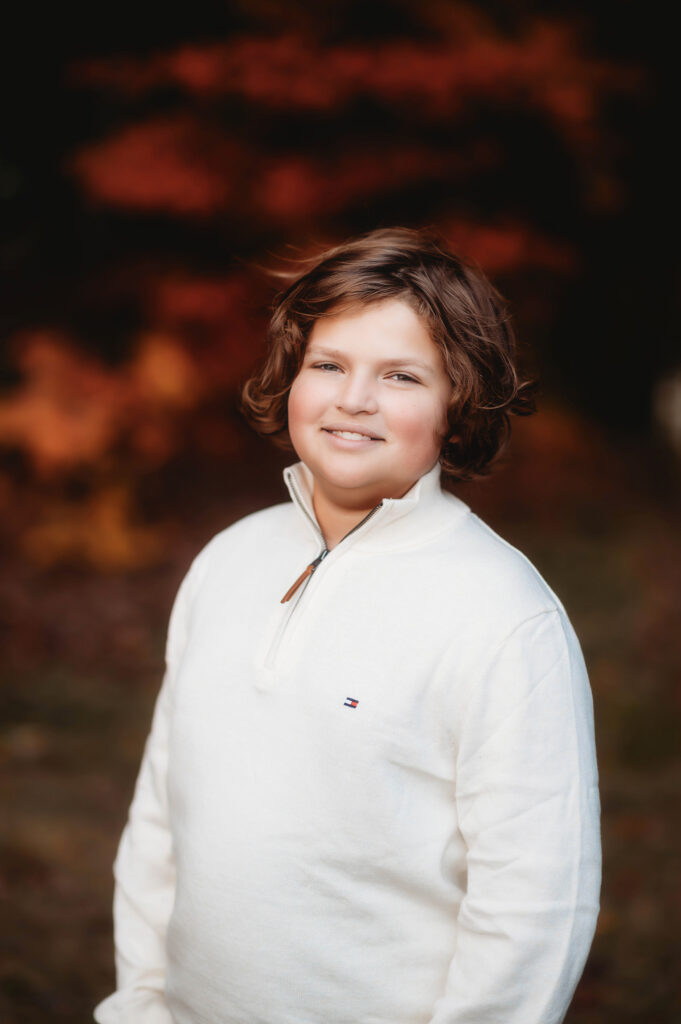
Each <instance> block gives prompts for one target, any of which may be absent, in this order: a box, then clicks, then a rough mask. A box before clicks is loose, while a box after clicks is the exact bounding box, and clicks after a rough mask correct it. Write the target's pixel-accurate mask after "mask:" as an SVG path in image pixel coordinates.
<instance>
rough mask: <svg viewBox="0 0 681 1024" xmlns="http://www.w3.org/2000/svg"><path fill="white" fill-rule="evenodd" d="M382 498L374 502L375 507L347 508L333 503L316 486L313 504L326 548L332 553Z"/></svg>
mask: <svg viewBox="0 0 681 1024" xmlns="http://www.w3.org/2000/svg"><path fill="white" fill-rule="evenodd" d="M379 501H380V498H379V499H377V500H376V502H374V504H373V505H367V506H366V508H365V507H363V506H362V507H361V508H358V507H354V506H352V507H345V506H342V505H337V504H336V503H334V502H331V501H330V500H329V499H328V497H327V496H326V495H325V494H324V493H323V492H320V489H319V488H318V487H316V486H315V489H314V496H313V499H312V503H313V506H314V513H315V516H316V518H317V522H318V523H319V528H320V530H321V531H322V533H323V535H324V540H325V541H326V546H327V548H328V550H329V551H330V550H331V548H334V547H335V546H336V544H338V542H339V541H341V540H342V539H343V537H345V535H346V533H349V532H350V530H352V528H353V526H357V524H358V523H361V521H362V520H363V519H364V517H365V516H366V515H368V513H369V512H370V511H371V509H372V508H375V507H376V505H378V503H379Z"/></svg>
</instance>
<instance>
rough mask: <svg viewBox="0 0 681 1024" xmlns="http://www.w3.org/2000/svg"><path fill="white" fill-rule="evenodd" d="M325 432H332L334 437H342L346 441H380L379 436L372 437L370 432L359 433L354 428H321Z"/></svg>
mask: <svg viewBox="0 0 681 1024" xmlns="http://www.w3.org/2000/svg"><path fill="white" fill-rule="evenodd" d="M323 429H324V430H325V432H326V433H327V434H333V435H334V437H342V438H344V439H345V440H346V441H381V440H382V438H380V437H372V436H371V434H360V433H358V432H357V431H355V430H329V429H328V428H326V427H324V428H323Z"/></svg>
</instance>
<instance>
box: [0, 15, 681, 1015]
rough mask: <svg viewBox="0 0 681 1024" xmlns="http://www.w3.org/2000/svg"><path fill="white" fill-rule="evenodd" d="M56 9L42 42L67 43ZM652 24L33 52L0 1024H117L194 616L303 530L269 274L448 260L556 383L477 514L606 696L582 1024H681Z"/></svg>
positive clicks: (675, 517) (5, 109) (3, 373)
mask: <svg viewBox="0 0 681 1024" xmlns="http://www.w3.org/2000/svg"><path fill="white" fill-rule="evenodd" d="M44 7H45V8H47V7H48V5H44ZM663 15H664V10H663V8H662V7H661V6H659V7H656V5H655V4H654V3H653V4H647V5H645V8H642V7H641V5H640V4H634V3H632V2H630V0H619V2H618V3H614V2H607V0H606V2H604V3H601V4H597V5H593V4H588V3H586V2H576V3H560V2H557V3H551V4H546V3H545V4H541V3H532V2H520V0H517V2H510V3H493V2H487V3H481V4H465V3H453V2H444V0H419V2H418V3H417V2H415V0H402V2H400V0H375V2H369V3H363V4H362V3H356V2H352V0H331V2H327V3H326V4H319V5H309V4H306V3H302V2H300V0H288V2H286V3H284V2H282V0H252V2H250V0H223V2H201V0H197V2H195V3H193V4H190V5H182V6H180V7H172V5H164V6H163V7H160V6H159V7H158V8H157V7H156V6H155V5H154V4H151V5H149V4H147V5H141V4H137V5H134V6H133V5H131V4H126V3H119V4H116V5H113V4H112V5H91V9H89V10H81V9H79V10H78V12H77V13H76V11H75V7H74V8H73V9H70V8H69V6H68V5H51V6H50V8H49V9H43V10H40V9H35V8H30V7H29V8H27V9H26V11H25V12H24V14H23V15H22V14H20V13H16V12H15V14H14V16H13V18H12V21H11V24H10V21H9V20H8V19H5V25H4V36H3V40H2V43H1V44H0V45H1V46H2V51H3V52H2V61H1V67H0V75H1V76H2V79H3V81H2V97H3V99H2V123H3V127H2V133H1V136H0V208H1V209H2V212H3V230H2V241H1V250H0V260H1V264H2V273H1V281H0V289H1V291H2V299H1V302H0V323H1V325H2V351H1V354H0V514H1V515H0V548H1V552H0V554H1V557H2V574H1V578H0V602H1V609H2V612H1V616H2V617H1V619H0V625H1V628H2V662H3V665H2V679H1V687H0V728H1V731H0V766H1V769H2V781H1V782H0V785H1V787H2V794H3V798H4V801H3V802H4V810H3V812H2V821H3V828H2V834H1V835H0V899H1V900H2V914H1V920H2V925H1V926H0V927H1V929H2V934H1V935H0V1019H2V1020H3V1021H8V1022H13V1024H14V1022H16V1024H24V1022H31V1024H32V1022H37V1021H41V1022H42V1021H45V1020H50V1021H54V1022H79V1021H87V1020H89V1019H90V1018H91V1011H92V1007H93V1006H94V1004H95V1003H96V1002H97V1001H98V1000H99V999H100V998H102V997H103V996H104V995H105V994H107V993H108V992H109V991H111V989H112V987H113V951H112V936H111V916H110V903H111V895H112V879H111V863H112V860H113V856H114V853H115V847H116V843H117V841H118V837H119V834H120V831H121V828H122V826H123V823H124V820H125V815H126V811H127V807H128V804H129V801H130V798H131V794H132V786H133V782H134V778H135V775H136V772H137V768H138V765H139V759H140V756H141V752H142V745H143V742H144V739H145V736H146V733H147V730H148V727H149V717H150V714H151V709H152V706H153V701H154V698H155V695H156V692H157V690H158V687H159V685H160V680H161V675H162V670H163V645H164V640H165V630H166V625H167V617H168V614H169V611H170V605H171V602H172V599H173V596H174V593H175V589H176V587H177V585H178V583H179V580H180V579H181V577H182V575H183V573H184V572H185V571H186V569H187V567H188V565H189V562H190V561H191V559H192V557H193V556H194V555H195V554H196V553H197V551H198V550H199V548H200V547H201V546H202V545H203V544H204V543H205V542H206V541H207V540H208V539H209V538H210V537H211V536H212V535H213V534H214V533H215V532H217V531H218V530H220V529H222V528H223V527H225V526H227V525H228V524H229V523H230V522H232V521H233V520H234V519H236V518H237V517H239V516H242V515H244V514H246V513H247V512H250V511H253V510H255V509H257V508H260V507H263V506H265V505H267V504H270V503H272V502H274V501H281V500H285V498H286V492H285V490H284V487H283V483H282V480H281V469H282V467H283V466H284V465H287V464H288V463H289V462H291V461H293V457H289V456H287V455H286V454H285V453H281V452H278V451H277V450H276V449H273V448H271V447H269V446H268V445H267V444H266V443H265V442H264V441H261V440H260V439H258V438H257V437H256V436H255V435H254V434H252V433H251V431H250V430H249V428H248V427H247V426H246V425H245V424H244V423H243V422H242V420H241V418H240V416H239V413H238V411H237V395H238V390H239V386H240V384H241V383H242V382H243V381H244V380H245V379H246V378H247V377H248V375H249V373H250V371H251V370H252V369H253V367H254V365H255V364H256V363H257V361H258V359H259V357H260V356H261V354H262V351H263V337H264V331H265V327H266V324H267V319H268V307H269V304H270V303H271V300H272V297H273V294H274V292H275V291H276V289H277V287H279V284H278V282H277V280H276V279H273V278H272V277H271V275H269V274H268V272H267V268H271V267H279V268H281V267H282V266H286V265H287V261H290V260H291V259H295V258H299V257H301V256H303V255H307V254H308V253H310V252H311V251H314V250H315V249H316V248H318V247H319V246H320V245H326V244H332V243H334V242H338V241H340V240H342V239H344V238H347V237H349V236H351V235H354V234H356V233H358V232H362V231H366V230H370V229H372V228H374V227H378V226H390V225H394V224H408V225H422V224H431V225H435V226H436V227H437V228H439V229H440V230H441V231H442V232H443V233H444V234H445V236H446V237H447V238H448V240H449V242H450V243H451V245H452V247H454V248H455V249H456V250H458V251H459V252H461V253H462V254H463V255H465V256H468V257H470V258H472V259H474V260H477V261H478V262H479V263H480V264H481V265H482V266H483V267H484V268H485V269H486V270H487V271H488V273H489V274H490V276H491V277H492V279H493V280H494V282H495V283H496V284H497V285H498V286H499V287H500V288H501V290H502V291H503V292H504V293H505V294H506V295H507V297H508V298H509V300H510V302H511V306H512V310H513V313H514V316H515V322H516V327H517V330H518V332H519V335H520V337H521V339H522V342H523V345H524V346H525V348H526V350H527V352H528V355H529V356H530V358H531V360H532V362H533V365H534V366H535V368H536V370H537V371H538V373H539V375H540V378H541V382H542V392H543V395H542V398H541V412H540V414H539V415H538V416H536V417H533V418H531V419H529V420H523V421H520V422H518V423H517V425H516V428H515V433H514V438H513V442H512V444H511V446H510V448H509V450H508V452H507V453H506V455H505V456H504V458H503V460H502V462H501V463H500V465H499V467H498V469H497V471H496V473H495V474H494V475H493V476H492V477H491V478H489V479H487V480H484V481H481V482H478V483H475V484H471V485H467V486H466V487H460V488H459V489H458V492H457V493H458V494H459V495H460V496H461V497H463V498H464V500H466V501H467V502H469V504H471V506H472V507H473V508H474V509H475V510H476V511H477V512H479V513H480V514H481V515H482V516H483V517H484V518H485V519H486V520H487V521H488V522H489V523H490V524H491V525H492V526H493V527H495V528H496V529H497V530H498V531H499V532H501V533H502V534H503V535H504V536H505V537H506V538H508V539H509V540H511V541H512V542H513V543H515V544H517V545H518V546H519V547H521V549H522V550H524V551H525V552H526V553H527V554H528V555H529V557H530V558H531V559H532V560H533V561H534V562H535V563H536V565H537V566H538V567H539V569H540V570H541V572H542V573H543V574H544V576H545V577H546V578H547V579H548V581H549V583H550V584H551V585H552V587H553V588H554V589H555V590H556V591H557V593H558V594H559V596H560V597H561V598H562V600H563V601H564V603H565V605H566V607H567V610H568V613H569V614H570V616H571V618H572V620H573V622H574V624H575V627H576V629H577V632H578V634H579V636H580V638H581V641H582V644H583V647H584V652H585V656H586V660H587V664H588V667H589V671H590V676H591V680H592V685H593V691H594V700H595V710H596V723H597V741H598V749H599V761H600V771H601V779H602V804H603V836H604V853H605V865H604V870H605V882H604V890H603V901H602V908H603V909H602V913H601V917H600V922H599V927H598V932H597V936H596V939H595V942H594V945H593V950H592V954H591V957H590V960H589V962H588V965H587V968H586V970H585V973H584V977H583V979H582V982H581V984H580V986H579V989H578V991H577V994H576V996H575V1000H574V1002H573V1005H572V1008H571V1010H570V1013H569V1015H568V1018H567V1020H568V1022H570V1024H602V1022H610V1021H612V1022H615V1021H617V1022H618V1024H621V1022H623V1021H645V1022H651V1024H664V1022H672V1021H674V1022H678V1021H679V1020H681V988H680V986H679V973H678V963H679V958H680V956H681V938H680V929H679V923H680V916H679V910H680V909H681V906H680V904H681V890H680V888H679V885H678V856H679V852H680V848H681V844H679V838H680V836H679V833H680V832H681V816H679V813H678V805H677V799H676V797H677V793H678V791H679V782H680V781H681V744H680V743H679V739H680V733H681V730H680V728H679V722H680V713H681V629H680V628H679V607H680V606H681V536H680V535H679V529H678V523H679V511H680V509H681V489H680V487H679V479H680V475H681V349H680V348H679V343H678V331H677V327H678V320H679V301H678V288H677V284H678V280H679V258H678V247H677V245H676V240H677V237H678V231H677V230H675V227H676V225H675V221H674V213H675V209H676V203H675V199H676V192H677V188H678V180H679V167H678V164H675V162H674V156H675V154H674V151H673V149H672V145H671V136H672V134H673V132H672V126H673V124H674V123H675V122H676V118H677V110H676V95H675V92H676V90H675V85H676V73H675V65H676V53H673V52H672V39H671V36H672V33H671V31H670V27H669V25H668V24H666V19H665V18H664V16H663Z"/></svg>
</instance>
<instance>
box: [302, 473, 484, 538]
mask: <svg viewBox="0 0 681 1024" xmlns="http://www.w3.org/2000/svg"><path fill="white" fill-rule="evenodd" d="M284 482H285V483H286V486H287V488H288V491H289V494H290V495H291V500H292V501H293V504H294V505H295V507H296V508H297V510H298V512H299V513H300V515H301V517H303V518H304V519H305V521H306V523H307V524H308V526H309V527H310V529H311V530H313V531H314V532H315V534H316V536H317V539H318V540H320V542H321V541H322V540H323V537H322V532H321V530H320V528H319V524H318V523H317V519H316V516H315V514H314V505H313V502H312V495H313V489H314V478H313V476H312V473H311V472H310V470H309V469H308V467H307V466H306V465H305V463H304V462H296V463H294V464H293V465H292V466H288V467H287V468H286V469H285V470H284ZM468 512H470V509H469V508H468V506H467V505H466V504H465V503H464V502H463V501H461V500H460V499H459V498H456V497H455V496H454V495H453V494H449V493H447V492H445V491H443V490H442V488H441V487H440V465H439V463H436V464H435V465H434V466H433V468H432V469H430V470H429V471H428V472H427V473H424V474H423V476H422V477H420V478H419V479H418V480H417V481H416V483H415V484H414V485H413V486H412V487H411V488H410V489H409V490H408V491H407V493H406V494H404V495H403V496H402V497H401V498H384V499H383V502H382V505H381V507H380V508H379V509H378V511H377V512H375V513H374V515H372V516H371V518H370V519H368V520H367V521H366V522H365V523H364V524H363V525H362V526H361V527H360V528H359V529H358V530H357V532H356V533H353V534H352V535H351V536H348V537H347V538H346V539H345V540H343V541H342V542H341V543H342V544H343V546H345V545H346V544H348V546H349V545H350V544H351V543H352V545H353V546H356V547H358V548H362V549H365V548H366V549H367V550H369V549H372V550H374V549H383V550H390V549H392V548H400V547H412V546H414V545H418V544H422V543H425V542H427V541H428V540H429V539H430V538H431V537H433V536H435V535H436V534H438V533H441V532H443V531H444V530H446V529H447V528H448V527H449V526H451V525H452V523H453V521H454V519H455V518H458V517H460V516H462V515H465V514H466V513H468Z"/></svg>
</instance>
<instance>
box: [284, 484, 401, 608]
mask: <svg viewBox="0 0 681 1024" xmlns="http://www.w3.org/2000/svg"><path fill="white" fill-rule="evenodd" d="M291 484H292V485H293V481H291ZM293 490H294V491H296V489H295V486H294V487H293ZM296 496H297V497H298V500H299V501H300V495H299V494H298V492H297V491H296ZM382 504H383V502H382V501H379V503H378V505H376V506H374V508H372V509H371V511H370V512H367V514H366V515H365V516H364V518H363V519H362V520H360V522H359V523H357V524H356V525H355V526H353V528H352V529H351V530H348V532H347V533H346V534H345V536H344V537H341V539H340V540H339V541H338V544H342V543H343V541H344V540H347V538H348V537H349V536H350V534H352V533H354V532H355V530H359V528H360V526H364V524H365V523H366V522H368V521H369V519H371V517H372V516H373V515H374V513H376V512H378V510H379V508H380V507H381V506H382ZM300 505H301V508H302V510H303V512H305V515H306V516H307V518H308V519H309V520H310V522H311V523H312V525H313V526H314V528H315V530H316V531H317V533H319V529H318V527H317V524H316V523H315V522H314V521H313V520H312V519H311V518H310V516H309V515H308V514H307V512H306V510H305V506H304V505H303V504H302V502H300ZM338 544H336V547H338ZM328 553H329V549H328V548H327V546H326V543H325V544H324V548H323V550H322V551H321V552H320V554H318V555H317V557H316V558H315V559H314V561H312V562H310V564H309V565H308V566H306V568H305V569H303V571H302V572H301V574H300V576H299V577H298V579H297V580H294V582H293V583H292V584H291V586H290V587H289V588H288V590H287V591H286V593H285V594H284V596H283V597H282V599H281V604H285V602H286V601H290V600H291V598H292V597H293V595H294V594H295V592H296V590H298V588H299V587H300V586H301V585H302V584H303V583H306V582H307V580H309V578H310V576H311V575H312V573H313V572H314V571H315V569H316V568H317V566H318V565H320V564H321V563H322V562H323V561H324V559H325V558H326V556H327V555H328Z"/></svg>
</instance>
